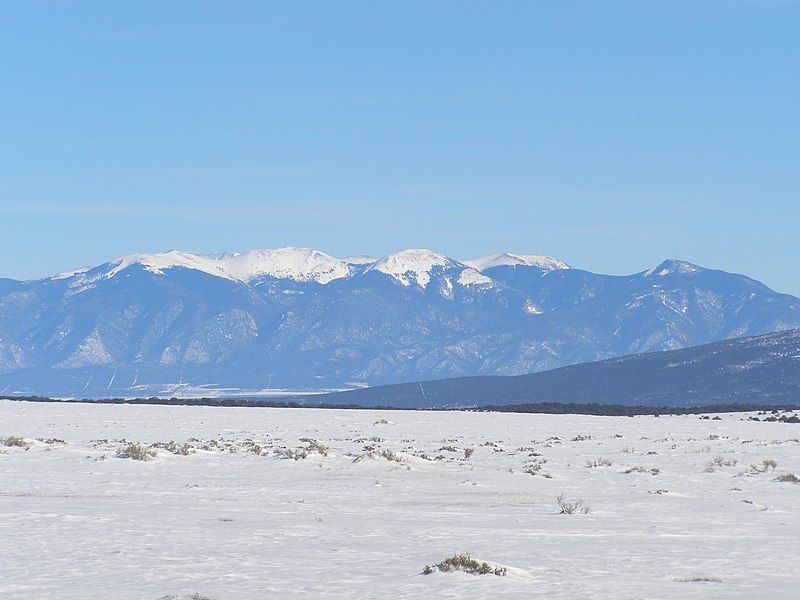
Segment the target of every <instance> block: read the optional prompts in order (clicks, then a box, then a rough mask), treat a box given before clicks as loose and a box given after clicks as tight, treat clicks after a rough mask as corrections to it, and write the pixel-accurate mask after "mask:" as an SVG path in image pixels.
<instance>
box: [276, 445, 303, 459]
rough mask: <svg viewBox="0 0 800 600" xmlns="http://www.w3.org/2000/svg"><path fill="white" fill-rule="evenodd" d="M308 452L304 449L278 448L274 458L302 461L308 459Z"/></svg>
mask: <svg viewBox="0 0 800 600" xmlns="http://www.w3.org/2000/svg"><path fill="white" fill-rule="evenodd" d="M308 455H309V452H308V450H306V449H305V448H278V449H277V450H275V456H277V457H278V458H291V459H292V460H303V459H304V458H308Z"/></svg>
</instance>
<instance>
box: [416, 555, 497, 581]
mask: <svg viewBox="0 0 800 600" xmlns="http://www.w3.org/2000/svg"><path fill="white" fill-rule="evenodd" d="M437 569H438V570H439V571H441V572H443V573H449V572H451V571H464V572H465V573H472V574H473V575H498V576H503V575H505V574H506V573H507V572H508V569H507V568H506V567H501V566H494V567H493V566H492V565H490V564H489V563H487V562H478V561H477V560H475V559H474V558H472V557H471V556H470V555H469V554H456V555H454V556H450V557H449V558H445V559H444V560H443V561H442V562H440V563H436V564H435V565H425V566H424V567H423V568H422V573H423V575H430V574H431V573H433V572H435V571H436V570H437Z"/></svg>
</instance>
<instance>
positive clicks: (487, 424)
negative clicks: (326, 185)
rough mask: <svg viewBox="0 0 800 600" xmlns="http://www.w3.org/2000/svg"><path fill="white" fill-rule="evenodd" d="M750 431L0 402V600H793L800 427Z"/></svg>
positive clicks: (650, 422)
mask: <svg viewBox="0 0 800 600" xmlns="http://www.w3.org/2000/svg"><path fill="white" fill-rule="evenodd" d="M746 419H747V415H743V414H726V415H721V420H705V419H700V418H699V417H698V416H674V417H673V416H662V417H658V418H656V417H651V416H646V417H645V416H643V417H634V418H626V417H590V416H573V415H534V414H524V415H518V414H500V413H464V412H402V411H397V412H391V411H355V410H346V411H345V410H342V411H340V410H314V409H267V408H216V407H168V406H128V405H121V406H118V405H89V404H38V403H27V402H10V401H0V438H3V439H0V539H1V540H3V545H2V551H0V598H3V599H6V600H16V599H26V600H27V599H35V600H44V599H51V598H52V599H56V598H57V599H59V600H69V599H75V600H85V599H111V598H113V599H115V600H116V599H120V600H122V599H131V600H160V599H162V598H170V599H172V598H174V599H181V600H183V599H188V598H191V597H192V596H193V595H194V594H197V596H196V597H197V598H204V597H207V598H214V599H218V600H229V599H230V600H235V599H263V598H281V599H285V598H434V597H435V598H492V597H501V596H502V597H507V598H535V597H541V598H548V599H553V598H564V599H567V598H569V599H574V598H609V599H612V598H613V599H621V598H630V599H634V598H637V599H639V598H649V599H653V598H698V599H699V598H703V599H709V598H725V599H729V598H772V599H775V598H796V597H798V594H800V587H799V586H800V569H799V568H798V566H800V565H799V563H798V557H797V550H798V545H797V544H798V540H799V539H800V519H798V517H799V516H800V484H797V483H792V482H790V481H779V478H780V476H782V475H784V476H786V475H787V474H789V473H793V474H795V475H800V441H799V440H798V438H800V425H796V424H785V423H765V422H753V421H748V420H746ZM17 438H21V439H17ZM173 441H174V442H175V444H169V443H168V442H173ZM159 442H161V444H158V445H157V446H158V447H155V448H147V447H148V446H150V445H151V444H154V443H159ZM131 443H139V444H142V445H143V446H142V447H141V448H138V447H135V446H134V447H130V444H131ZM121 449H123V450H126V451H124V452H120V450H121ZM139 450H143V451H144V452H145V453H147V452H150V453H152V454H154V455H155V456H149V455H148V456H147V457H148V458H150V460H144V461H141V460H134V459H133V458H130V457H127V458H126V457H125V456H128V455H129V454H131V453H133V454H135V453H136V452H137V451H139ZM764 461H766V462H764ZM772 461H774V463H773V462H772ZM751 465H753V467H751ZM784 478H785V479H786V477H784ZM560 494H564V498H565V500H567V501H568V500H572V499H578V498H580V499H583V500H584V506H585V507H586V508H588V513H587V514H584V511H581V510H580V508H578V510H576V511H575V513H574V514H559V507H558V505H557V502H556V498H557V497H558V496H559V495H560ZM461 553H469V554H470V555H472V556H473V557H474V558H476V559H478V560H480V561H487V562H488V563H490V564H491V566H492V567H494V566H502V567H506V569H507V574H506V575H505V576H496V575H494V574H487V575H473V574H468V573H465V572H461V571H457V572H440V571H439V570H438V569H434V572H433V573H432V574H429V575H423V574H422V570H423V566H424V565H426V564H434V563H438V562H440V561H442V560H444V559H445V558H447V557H449V556H452V555H454V554H461Z"/></svg>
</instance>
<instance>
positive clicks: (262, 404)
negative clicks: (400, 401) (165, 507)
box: [0, 396, 800, 417]
mask: <svg viewBox="0 0 800 600" xmlns="http://www.w3.org/2000/svg"><path fill="white" fill-rule="evenodd" d="M0 399H2V400H15V401H24V402H61V403H86V404H159V405H164V406H241V407H254V408H327V409H340V410H342V409H345V410H423V411H425V410H427V411H443V410H458V411H468V412H511V413H537V414H548V415H566V414H573V415H596V416H610V417H632V416H635V415H654V416H658V415H699V414H708V413H711V414H713V413H733V412H754V411H766V412H778V411H794V410H800V403H795V404H711V405H708V406H695V407H676V406H625V405H622V404H596V403H592V404H562V403H558V402H541V403H534V404H511V405H502V404H500V405H494V404H491V405H486V406H477V407H449V408H448V407H442V408H399V407H395V406H369V407H367V406H360V405H358V404H320V403H315V402H306V401H303V400H300V399H293V400H289V399H284V400H261V399H258V400H254V399H252V398H159V397H157V396H151V397H149V398H99V399H93V398H82V399H78V398H70V399H66V400H59V399H55V398H48V397H46V396H0Z"/></svg>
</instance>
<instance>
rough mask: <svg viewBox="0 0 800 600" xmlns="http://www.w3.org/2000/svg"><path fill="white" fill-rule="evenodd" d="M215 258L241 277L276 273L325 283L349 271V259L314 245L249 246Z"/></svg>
mask: <svg viewBox="0 0 800 600" xmlns="http://www.w3.org/2000/svg"><path fill="white" fill-rule="evenodd" d="M216 260H217V261H218V263H219V264H220V266H221V267H222V268H223V269H224V270H225V272H226V273H228V274H229V275H231V276H232V277H233V278H234V279H238V280H240V281H250V280H251V279H256V278H258V277H275V278H276V279H292V280H294V281H316V282H317V283H322V284H325V283H330V282H331V281H334V280H336V279H341V278H343V277H347V276H348V275H349V274H350V267H349V266H348V265H347V263H346V262H344V261H342V260H339V259H338V258H334V257H333V256H330V255H329V254H325V253H324V252H320V251H319V250H312V249H311V248H293V247H288V248H278V249H276V250H250V251H249V252H243V253H227V254H221V255H219V257H217V258H216Z"/></svg>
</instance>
